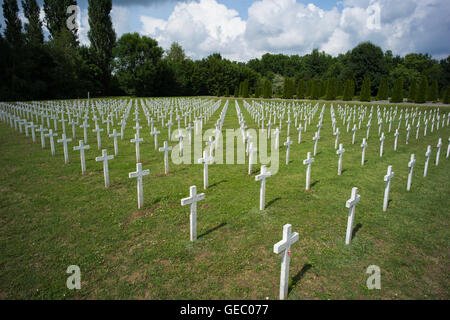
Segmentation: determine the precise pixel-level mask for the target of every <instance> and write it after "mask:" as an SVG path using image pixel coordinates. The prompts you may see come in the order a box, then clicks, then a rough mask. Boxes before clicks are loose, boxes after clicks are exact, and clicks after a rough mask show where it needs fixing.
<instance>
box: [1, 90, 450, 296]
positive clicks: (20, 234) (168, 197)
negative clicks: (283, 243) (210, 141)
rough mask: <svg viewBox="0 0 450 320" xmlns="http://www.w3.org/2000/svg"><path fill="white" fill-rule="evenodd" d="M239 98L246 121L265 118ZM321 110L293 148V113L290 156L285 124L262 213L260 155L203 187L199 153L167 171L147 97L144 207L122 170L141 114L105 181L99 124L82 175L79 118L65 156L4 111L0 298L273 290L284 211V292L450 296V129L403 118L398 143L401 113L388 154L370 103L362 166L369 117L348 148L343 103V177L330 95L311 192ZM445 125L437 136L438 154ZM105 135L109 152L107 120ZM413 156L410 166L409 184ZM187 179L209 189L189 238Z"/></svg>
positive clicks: (131, 156)
mask: <svg viewBox="0 0 450 320" xmlns="http://www.w3.org/2000/svg"><path fill="white" fill-rule="evenodd" d="M224 101H225V100H223V102H224ZM239 101H240V105H241V111H242V112H243V113H244V115H245V121H246V125H247V126H249V127H253V128H256V124H255V123H254V122H253V120H252V119H251V117H250V115H249V114H248V113H247V111H246V110H245V108H244V106H243V104H242V100H239ZM234 103H235V101H234V99H230V102H229V107H228V111H227V113H226V117H225V122H224V129H227V128H228V129H233V128H238V127H239V124H238V118H237V115H236V111H235V107H234ZM352 105H353V104H352ZM321 107H322V103H321V104H320V109H321ZM389 107H390V106H389ZM222 108H223V104H222V106H221V107H220V108H219V109H218V110H217V111H216V112H215V113H214V115H213V116H212V118H211V119H210V121H209V122H208V124H207V125H206V126H204V127H203V128H204V129H212V128H214V124H215V123H216V121H217V119H218V117H219V115H220V112H221V111H222ZM420 108H421V109H426V107H420ZM320 109H319V111H318V113H317V114H316V116H315V118H314V120H313V121H312V122H311V125H310V126H308V129H307V132H306V133H303V134H302V141H303V142H302V143H301V144H300V145H299V144H297V130H296V129H295V128H294V125H293V124H292V125H291V135H290V137H291V139H292V140H293V141H294V144H293V145H292V146H291V153H290V160H291V162H290V163H289V165H288V166H286V165H285V150H286V149H285V147H284V146H283V145H282V144H283V142H284V141H286V125H285V124H284V125H283V130H282V133H281V135H280V146H281V148H280V169H279V172H278V174H276V175H275V176H273V177H271V178H269V179H268V180H267V189H266V206H267V208H266V210H264V211H259V209H258V206H259V185H260V183H259V182H256V181H255V175H256V174H258V173H259V167H260V165H255V166H254V174H253V175H251V176H248V175H247V170H248V166H247V165H211V166H210V167H209V184H210V188H209V189H208V190H206V191H203V175H202V168H203V167H202V165H174V164H173V163H170V173H169V175H168V176H166V175H164V162H163V153H159V152H158V153H157V152H155V150H154V141H153V137H152V136H150V134H149V129H148V127H147V122H146V121H144V120H145V117H144V116H143V113H142V109H141V113H140V115H141V126H143V129H142V130H141V137H143V138H144V143H143V144H141V161H142V163H143V168H144V169H150V175H149V176H146V177H144V208H143V209H141V210H138V209H137V194H136V179H129V178H128V173H129V172H133V171H135V170H136V164H135V162H136V161H135V145H134V144H132V143H130V142H129V141H130V139H132V138H134V130H133V129H132V127H133V126H134V124H133V118H134V115H133V111H131V112H130V117H129V118H128V125H127V129H126V132H125V139H124V140H123V141H120V142H119V156H118V157H117V158H115V159H114V160H112V161H110V163H109V168H110V182H111V188H109V189H105V187H104V182H103V171H102V164H101V163H100V162H95V157H97V156H100V155H101V151H99V150H97V144H96V138H95V134H94V133H93V132H92V131H90V132H89V138H88V144H89V145H90V146H91V149H90V150H88V151H87V152H86V159H87V162H86V166H87V174H86V175H84V176H82V175H81V169H80V160H79V159H80V158H79V152H78V151H73V146H74V145H78V140H81V139H82V129H80V128H78V129H77V139H76V141H73V142H72V143H71V144H70V147H69V150H70V156H69V157H70V164H69V165H65V164H64V156H63V149H62V145H61V144H57V145H56V156H55V157H52V156H51V154H50V149H49V144H48V140H47V147H46V149H44V150H42V149H41V145H40V139H39V136H38V138H37V143H36V144H33V143H32V141H31V137H25V135H24V134H19V132H18V131H15V130H14V129H13V128H11V127H10V126H9V125H7V124H5V123H3V122H2V123H0V166H1V168H2V170H1V171H0V181H1V184H0V191H1V193H0V299H266V297H268V298H269V299H271V300H272V299H277V298H278V295H279V277H280V262H281V256H280V255H276V254H274V253H273V245H274V244H275V243H276V242H278V241H279V240H281V238H282V228H283V225H284V224H287V223H289V224H291V225H292V231H294V232H298V233H299V234H300V238H299V241H298V242H297V243H295V244H294V245H293V246H292V248H291V251H292V254H291V267H290V279H291V285H290V293H289V299H449V298H450V288H449V270H450V264H449V262H450V261H449V240H450V233H449V221H450V220H449V218H450V209H449V208H450V184H449V181H450V162H449V159H446V158H445V153H446V150H447V140H448V137H449V135H450V127H445V128H440V129H439V131H434V132H433V133H430V131H429V130H430V126H429V128H428V135H427V136H426V137H423V134H422V130H421V134H420V139H419V140H416V139H415V126H414V127H413V130H412V131H411V136H410V143H409V144H408V145H406V144H405V127H404V120H402V128H401V132H400V133H401V135H400V137H399V144H398V151H397V152H395V151H394V150H393V144H394V136H393V134H394V132H395V128H396V127H397V123H398V121H395V122H394V123H393V130H392V131H391V133H390V134H388V133H387V132H385V134H386V135H387V137H386V140H385V145H384V156H383V157H382V158H380V157H379V137H378V126H377V125H376V105H375V107H374V116H373V120H372V128H371V135H370V138H369V140H368V147H367V150H366V160H367V162H366V164H365V166H361V164H360V162H361V147H360V144H361V141H362V138H363V137H365V134H366V129H365V125H366V123H367V117H366V118H365V121H364V124H363V125H362V126H361V130H358V132H357V140H356V141H357V142H356V143H355V145H352V144H351V140H352V132H351V131H350V132H349V133H347V132H346V127H344V126H343V125H342V121H341V120H340V118H339V117H338V113H337V109H336V103H335V112H336V116H337V117H338V125H337V127H339V128H340V131H341V132H342V134H341V136H340V139H339V140H340V143H343V144H344V148H345V149H346V152H345V153H344V155H343V170H344V172H343V175H342V176H338V175H337V165H338V156H337V155H336V153H335V149H334V136H333V135H332V127H331V116H330V108H329V103H327V108H326V111H325V113H324V120H323V127H322V129H321V140H320V141H319V144H318V154H317V156H316V157H315V162H314V163H313V165H312V176H311V183H312V190H311V191H310V192H308V191H306V190H305V172H306V171H305V166H304V165H303V163H302V161H303V160H304V159H306V154H307V152H312V151H313V141H312V137H313V136H314V133H315V130H316V129H317V128H316V125H317V121H318V117H319V113H320ZM440 109H441V111H445V112H448V111H450V109H449V108H444V107H441V108H440ZM132 110H133V109H132ZM292 120H293V118H292ZM285 121H286V118H285ZM90 124H91V128H90V130H92V129H93V122H92V121H91V123H90ZM132 124H133V125H132ZM117 127H118V124H117V123H116V126H115V128H117ZM157 127H158V130H160V131H161V133H162V134H161V135H160V137H158V140H159V145H160V146H162V142H163V141H164V140H167V128H164V129H162V128H161V124H160V123H159V124H158V125H157ZM60 130H61V129H60ZM385 130H386V131H387V128H386V129H385ZM67 131H68V132H71V128H70V129H68V130H67ZM58 133H59V137H60V134H61V132H58ZM439 137H442V140H443V147H442V149H441V157H440V163H439V166H437V167H436V166H435V164H434V159H435V156H436V144H437V142H438V138H439ZM175 144H176V142H172V143H171V145H175ZM428 145H431V146H432V150H433V153H432V156H431V159H430V166H429V172H428V177H427V178H423V167H424V159H425V152H426V148H427V146H428ZM102 148H106V149H108V153H109V154H113V139H110V138H107V137H106V127H105V131H104V132H103V133H102ZM411 153H415V155H416V159H417V163H416V166H415V168H414V177H413V181H412V189H411V191H410V192H407V191H406V182H407V174H408V166H407V164H408V161H409V159H410V155H411ZM388 165H392V166H393V171H394V172H395V177H394V179H393V181H392V187H391V193H390V199H391V202H390V204H389V208H388V211H387V212H386V213H385V212H383V211H382V204H383V192H384V185H385V183H384V181H383V177H384V175H385V174H386V170H387V167H388ZM191 185H196V186H197V188H198V191H199V192H205V193H206V199H205V200H204V201H201V202H200V203H199V205H198V225H197V228H198V240H197V241H196V242H195V243H191V242H190V241H189V207H182V206H181V205H180V199H181V198H185V197H188V195H189V187H190V186H191ZM352 187H358V188H359V194H360V195H361V202H360V203H359V204H358V205H357V208H356V217H355V223H354V226H355V231H356V232H355V234H354V238H353V240H352V242H351V244H350V245H348V246H346V245H345V244H344V240H345V231H346V223H347V214H348V209H347V208H345V202H346V200H347V199H349V198H350V194H351V189H352ZM69 265H78V266H80V268H81V279H82V284H81V286H82V287H81V290H76V291H72V290H69V289H67V288H66V279H67V277H68V276H69V275H68V274H66V269H67V267H68V266H69ZM370 265H377V266H379V267H380V268H381V290H368V289H367V287H366V280H367V278H368V277H369V275H368V274H366V269H367V267H368V266H370Z"/></svg>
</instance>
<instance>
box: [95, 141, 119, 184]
mask: <svg viewBox="0 0 450 320" xmlns="http://www.w3.org/2000/svg"><path fill="white" fill-rule="evenodd" d="M112 159H114V156H108V150H106V149H103V150H102V156H101V157H96V158H95V161H97V162H100V161H102V162H103V176H104V178H105V188H109V166H108V161H109V160H112Z"/></svg>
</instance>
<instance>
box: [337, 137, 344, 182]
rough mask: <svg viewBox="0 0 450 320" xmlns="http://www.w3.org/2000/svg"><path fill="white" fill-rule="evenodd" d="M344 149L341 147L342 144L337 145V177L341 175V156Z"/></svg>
mask: <svg viewBox="0 0 450 320" xmlns="http://www.w3.org/2000/svg"><path fill="white" fill-rule="evenodd" d="M344 152H345V149H344V148H343V147H342V143H340V144H339V150H338V151H336V154H337V155H339V161H338V176H340V175H341V174H342V155H343V154H344Z"/></svg>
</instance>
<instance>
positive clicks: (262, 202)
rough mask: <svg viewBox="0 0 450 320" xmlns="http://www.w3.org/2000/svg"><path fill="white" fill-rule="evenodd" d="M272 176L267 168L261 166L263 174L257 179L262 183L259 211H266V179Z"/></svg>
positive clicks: (256, 179)
mask: <svg viewBox="0 0 450 320" xmlns="http://www.w3.org/2000/svg"><path fill="white" fill-rule="evenodd" d="M271 175H272V174H271V173H270V172H268V171H267V169H266V166H261V173H260V174H259V175H257V176H256V177H255V181H261V186H260V189H259V210H264V207H265V197H266V179H267V178H269V177H270V176H271Z"/></svg>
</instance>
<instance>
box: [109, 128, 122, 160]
mask: <svg viewBox="0 0 450 320" xmlns="http://www.w3.org/2000/svg"><path fill="white" fill-rule="evenodd" d="M121 135H122V134H121V133H117V130H116V129H114V130H113V133H112V134H110V135H109V137H110V138H114V155H115V156H116V157H117V156H118V155H119V145H118V143H117V137H120V136H121Z"/></svg>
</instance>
